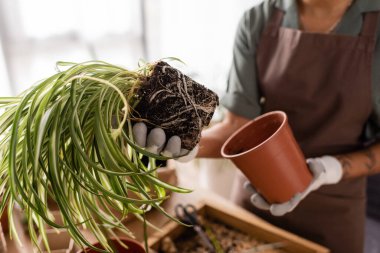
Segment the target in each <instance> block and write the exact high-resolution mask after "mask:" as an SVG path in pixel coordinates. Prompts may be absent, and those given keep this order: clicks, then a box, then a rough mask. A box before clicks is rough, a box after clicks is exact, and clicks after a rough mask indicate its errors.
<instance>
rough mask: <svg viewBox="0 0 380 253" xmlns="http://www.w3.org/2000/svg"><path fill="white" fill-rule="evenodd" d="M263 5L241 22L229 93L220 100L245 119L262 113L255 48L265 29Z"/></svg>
mask: <svg viewBox="0 0 380 253" xmlns="http://www.w3.org/2000/svg"><path fill="white" fill-rule="evenodd" d="M264 3H265V2H264ZM264 3H262V4H261V5H259V6H256V7H253V8H252V9H250V10H248V11H246V12H245V13H244V15H243V17H242V18H241V20H240V22H239V25H238V28H237V31H236V35H235V41H234V47H233V60H232V65H231V68H230V72H229V76H228V80H227V90H226V93H225V94H224V96H223V97H222V99H221V104H222V105H223V106H224V107H225V108H226V109H228V110H229V111H231V112H232V113H234V114H237V115H239V116H242V117H246V118H255V117H257V116H258V115H260V114H261V106H260V103H259V100H260V91H259V86H258V82H257V74H256V72H257V71H256V45H257V43H258V40H259V35H260V34H261V31H262V28H263V26H264V19H265V18H264V16H265V15H264V14H263V12H264V11H263V8H264V7H263V5H264Z"/></svg>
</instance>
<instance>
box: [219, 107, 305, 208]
mask: <svg viewBox="0 0 380 253" xmlns="http://www.w3.org/2000/svg"><path fill="white" fill-rule="evenodd" d="M221 153H222V156H223V157H225V158H228V159H231V160H232V162H233V163H234V164H235V165H236V166H237V167H238V168H239V169H240V170H241V171H242V172H243V174H244V175H245V176H246V177H247V178H248V180H249V181H250V182H251V184H252V185H253V186H254V187H255V189H256V190H257V191H258V192H259V193H260V194H261V195H262V196H263V197H264V198H265V199H266V200H267V201H268V202H269V203H283V202H286V201H289V200H290V199H291V198H292V197H293V196H294V195H295V194H296V193H299V192H302V191H304V190H305V189H306V188H307V186H309V184H310V182H311V180H312V175H311V172H310V171H309V169H308V167H307V165H306V161H305V157H304V155H303V153H302V151H301V149H300V147H299V145H298V143H297V142H296V140H295V138H294V136H293V133H292V131H291V129H290V126H289V124H288V119H287V116H286V114H285V113H284V112H282V111H273V112H269V113H266V114H263V115H261V116H260V117H257V118H255V119H254V120H252V121H250V122H248V123H247V124H245V125H244V126H242V127H241V128H240V129H238V130H237V131H236V132H235V133H234V134H233V135H232V136H230V138H228V140H227V141H226V142H225V143H224V145H223V146H222V150H221Z"/></svg>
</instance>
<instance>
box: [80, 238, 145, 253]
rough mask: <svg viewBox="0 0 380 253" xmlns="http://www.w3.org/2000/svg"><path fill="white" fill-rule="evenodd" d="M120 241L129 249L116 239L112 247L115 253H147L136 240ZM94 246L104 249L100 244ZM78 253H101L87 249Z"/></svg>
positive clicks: (125, 239)
mask: <svg viewBox="0 0 380 253" xmlns="http://www.w3.org/2000/svg"><path fill="white" fill-rule="evenodd" d="M120 241H122V242H123V243H124V244H125V245H126V246H127V247H128V249H126V248H124V247H123V246H122V245H121V244H120V243H119V242H118V241H117V240H116V239H111V242H112V243H111V245H113V247H114V249H115V251H114V253H145V249H144V247H143V246H142V245H141V244H140V243H139V242H137V241H135V240H132V239H128V238H120ZM93 246H94V247H96V248H98V249H103V247H102V246H101V245H100V243H95V244H94V245H93ZM77 253H99V251H96V250H93V249H87V248H86V249H84V250H80V251H78V252H77Z"/></svg>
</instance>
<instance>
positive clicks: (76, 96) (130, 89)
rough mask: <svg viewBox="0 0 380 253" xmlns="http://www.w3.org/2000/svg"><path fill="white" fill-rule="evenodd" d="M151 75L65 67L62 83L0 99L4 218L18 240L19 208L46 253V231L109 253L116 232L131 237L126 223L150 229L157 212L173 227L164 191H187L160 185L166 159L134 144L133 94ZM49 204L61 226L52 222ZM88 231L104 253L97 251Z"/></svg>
mask: <svg viewBox="0 0 380 253" xmlns="http://www.w3.org/2000/svg"><path fill="white" fill-rule="evenodd" d="M153 66H154V64H150V63H144V64H142V65H140V66H139V68H138V69H137V70H135V71H130V70H127V69H125V68H122V67H119V66H115V65H112V64H109V63H105V62H101V61H91V62H85V63H81V64H75V63H67V62H59V63H58V64H57V67H58V70H59V71H58V72H57V73H56V74H55V75H53V76H51V77H49V78H47V79H45V80H43V81H41V82H40V83H38V84H36V85H35V86H33V87H32V88H30V89H28V90H27V91H25V92H23V93H22V94H20V95H19V96H17V97H3V98H0V110H2V114H1V116H0V216H1V215H2V214H4V215H8V218H9V225H10V233H11V234H12V235H13V237H15V238H16V239H17V232H16V231H15V226H14V221H13V217H12V210H13V208H14V206H15V205H19V206H20V207H21V208H22V209H23V211H24V213H25V216H26V220H27V226H28V231H29V235H30V238H31V240H32V241H33V243H34V244H35V245H36V246H37V248H38V249H39V251H40V250H41V249H40V248H39V247H38V244H37V238H38V237H39V236H40V237H42V241H43V243H44V245H45V247H46V248H47V249H49V246H48V242H47V237H46V233H45V229H46V226H47V225H48V226H51V227H54V228H58V229H62V228H64V229H67V231H68V232H69V233H70V235H71V237H72V238H73V239H74V241H75V242H76V244H78V245H80V246H81V247H89V248H92V249H95V250H98V251H100V252H112V247H111V245H109V243H108V241H107V238H109V237H110V236H116V234H115V231H118V232H123V233H124V234H126V235H128V236H130V237H133V231H129V230H128V228H127V227H126V226H125V225H124V224H123V223H122V222H121V221H122V220H123V218H125V217H126V216H127V215H130V214H132V215H135V216H136V217H138V218H139V219H141V220H142V222H143V223H144V224H145V222H146V221H145V218H144V217H145V215H144V214H145V212H146V211H148V210H149V209H151V208H155V209H157V210H159V211H160V212H162V213H163V214H164V215H166V216H168V217H171V216H170V215H169V214H168V213H166V212H165V210H163V209H162V207H161V206H160V203H161V202H162V201H163V200H164V199H165V198H167V197H168V196H166V191H165V189H168V190H170V191H173V192H180V193H187V192H189V190H187V189H183V188H179V187H175V186H172V185H169V184H166V183H164V182H162V181H160V180H159V179H158V178H157V172H156V169H157V166H156V159H160V160H165V159H167V158H166V157H163V156H160V155H154V154H151V153H148V152H146V151H145V150H144V149H142V148H140V147H138V146H137V145H135V144H134V140H133V136H132V134H131V132H132V131H131V128H132V120H133V116H132V112H133V110H134V107H135V106H136V104H138V102H139V99H138V97H137V96H136V90H137V89H138V88H139V86H140V85H141V84H142V83H143V82H144V80H145V79H146V78H147V77H148V76H149V75H150V74H151V71H152V68H153ZM144 156H147V157H148V161H149V163H147V162H143V161H142V158H143V157H144ZM51 202H53V204H54V205H56V206H57V207H58V209H59V212H60V215H61V216H62V219H63V222H64V224H63V225H59V224H57V223H56V222H55V220H54V217H53V215H52V213H51ZM115 211H116V212H117V213H119V214H120V215H121V217H117V216H116V215H115ZM171 218H172V217H171ZM173 219H174V218H173ZM82 228H86V229H89V230H91V231H92V233H93V235H94V236H95V237H96V238H97V240H98V241H99V242H100V244H101V245H102V247H103V248H104V250H102V249H99V248H95V247H94V246H92V245H91V243H89V242H88V241H87V240H86V238H85V237H84V235H83V234H82V232H81V229H82Z"/></svg>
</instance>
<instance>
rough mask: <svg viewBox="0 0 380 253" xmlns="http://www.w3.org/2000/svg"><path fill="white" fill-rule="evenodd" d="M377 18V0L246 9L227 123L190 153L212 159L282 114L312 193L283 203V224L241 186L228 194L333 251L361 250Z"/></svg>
mask: <svg viewBox="0 0 380 253" xmlns="http://www.w3.org/2000/svg"><path fill="white" fill-rule="evenodd" d="M379 13H380V1H369V0H356V1H351V0H298V1H296V0H282V1H281V0H276V1H264V2H262V3H260V4H259V5H257V6H255V7H253V8H251V9H250V10H248V11H246V12H245V13H244V15H243V17H242V19H241V21H240V24H239V27H238V30H237V33H236V39H235V44H234V51H233V63H232V67H231V70H230V74H229V79H228V88H227V92H226V95H225V96H224V97H223V98H222V100H221V104H222V105H223V106H224V107H225V108H226V109H227V113H226V116H225V118H224V120H223V121H222V122H221V123H219V124H216V125H215V126H214V127H212V128H210V129H207V130H205V131H204V132H203V133H202V139H201V143H200V149H199V153H198V156H200V157H220V148H221V146H222V144H223V143H224V142H225V140H226V139H227V138H228V137H229V136H230V135H231V134H232V133H233V132H235V131H236V130H237V129H239V128H240V127H241V126H242V125H244V124H245V123H246V122H248V121H249V120H251V119H253V118H255V117H257V116H258V115H260V114H262V113H265V112H268V111H273V110H282V111H284V112H286V113H287V115H288V118H289V124H290V126H291V128H292V130H293V132H294V134H295V137H296V140H297V141H298V143H299V144H300V146H301V149H302V151H303V152H304V154H305V155H306V157H308V158H309V159H308V161H309V166H310V167H313V168H314V170H315V167H318V169H316V170H315V171H318V172H319V173H317V174H318V175H315V180H314V181H319V182H318V183H317V184H318V186H317V187H315V189H314V190H310V191H308V194H307V196H303V199H302V200H297V201H295V204H294V203H286V204H287V207H288V211H289V212H287V213H286V210H285V212H284V210H282V211H281V212H282V213H285V214H284V215H282V216H273V215H272V214H271V212H270V211H273V207H270V206H265V204H264V206H263V205H261V204H260V203H261V201H257V202H255V199H261V198H260V196H259V195H258V194H256V193H255V194H254V195H253V196H251V197H250V196H249V194H248V193H247V191H244V190H243V189H242V185H243V182H244V181H246V179H245V178H243V177H241V179H240V184H237V185H239V186H240V187H241V189H240V190H235V192H236V193H238V194H239V195H240V196H238V197H239V198H240V200H239V201H240V203H241V204H242V205H244V206H245V207H246V208H248V209H250V210H252V211H254V212H255V213H256V214H258V215H259V216H261V217H263V218H264V219H266V220H268V221H269V222H271V223H273V224H275V225H277V226H279V227H282V228H285V229H287V230H289V231H292V232H294V233H296V234H298V235H300V236H302V237H305V238H308V239H310V240H312V241H315V242H317V243H320V244H322V245H324V246H327V247H328V248H330V250H331V252H333V253H340V252H342V253H350V252H352V253H360V252H363V244H364V243H363V241H364V222H365V201H366V198H365V184H366V178H365V176H368V175H371V174H376V173H378V172H380V144H379V143H378V142H377V139H376V137H377V136H376V134H377V133H379V132H380V131H379V127H380V75H379V73H380V72H379V71H378V69H379V68H380V40H379V39H378V37H379V34H380V26H379V22H380V20H379V16H380V15H379ZM310 158H311V159H310ZM339 171H341V172H342V176H341V177H338V178H337V177H336V175H337V174H336V173H338V174H339ZM321 174H322V175H323V176H321ZM331 178H333V180H332V181H331V180H330V179H331ZM329 180H330V181H329ZM242 193H245V194H242ZM250 202H253V205H252V203H250ZM295 205H296V206H295ZM257 207H258V208H257ZM261 209H269V212H268V211H263V210H261Z"/></svg>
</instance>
